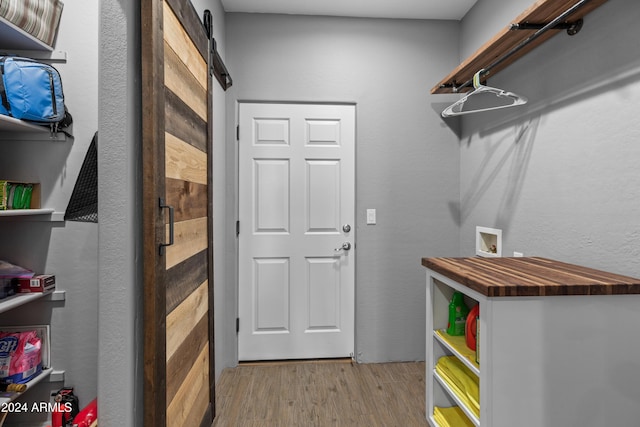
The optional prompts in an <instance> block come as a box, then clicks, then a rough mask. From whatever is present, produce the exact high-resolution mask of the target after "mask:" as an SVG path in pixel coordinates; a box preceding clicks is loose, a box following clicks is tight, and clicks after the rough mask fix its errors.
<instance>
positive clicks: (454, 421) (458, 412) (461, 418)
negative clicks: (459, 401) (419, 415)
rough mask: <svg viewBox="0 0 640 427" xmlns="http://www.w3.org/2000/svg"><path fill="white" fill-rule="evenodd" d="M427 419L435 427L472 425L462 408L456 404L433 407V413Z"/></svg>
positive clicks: (468, 426) (469, 426)
mask: <svg viewBox="0 0 640 427" xmlns="http://www.w3.org/2000/svg"><path fill="white" fill-rule="evenodd" d="M429 421H430V422H431V424H432V425H434V426H436V427H445V426H447V427H448V426H454V427H473V425H474V424H473V423H472V422H471V420H470V419H469V418H468V417H467V416H466V415H465V413H464V412H463V411H462V409H460V408H459V407H457V406H448V407H443V406H438V407H435V408H433V414H432V415H431V417H430V418H429Z"/></svg>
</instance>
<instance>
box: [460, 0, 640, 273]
mask: <svg viewBox="0 0 640 427" xmlns="http://www.w3.org/2000/svg"><path fill="white" fill-rule="evenodd" d="M492 3H495V1H481V2H479V3H478V4H477V5H476V7H475V8H474V10H473V11H472V12H471V13H470V14H468V15H467V18H466V19H465V21H464V22H463V28H465V29H467V30H466V31H469V29H470V28H478V27H481V26H482V25H485V23H486V25H489V26H491V25H493V24H494V23H492V22H491V16H492V15H491V13H490V10H494V9H483V10H477V9H478V8H491V4H492ZM518 13H519V12H517V13H516V14H515V15H517V14H518ZM639 14H640V3H638V2H637V1H635V0H618V1H615V2H614V1H612V2H608V3H605V4H604V5H603V6H602V7H600V8H599V9H598V10H596V11H595V12H593V13H591V14H589V15H588V16H587V17H586V19H585V26H584V28H583V29H582V31H581V32H580V33H579V34H578V35H576V36H574V37H569V36H567V35H566V33H560V34H559V35H557V36H555V37H554V38H553V39H551V40H550V41H548V42H547V43H545V44H544V45H543V46H541V47H539V48H537V49H536V50H535V51H534V52H532V53H531V54H529V55H528V56H526V57H525V58H523V59H521V60H519V61H517V62H516V63H515V64H514V65H512V66H510V67H509V68H508V69H506V70H505V71H503V72H502V73H501V74H499V75H498V76H497V77H495V78H492V79H490V80H489V84H490V85H491V86H497V87H501V88H504V89H507V90H511V91H514V92H517V93H521V94H522V95H525V96H527V97H529V101H530V102H529V104H528V105H526V106H524V107H519V108H518V109H513V110H503V111H502V112H499V111H498V112H491V113H481V114H477V115H473V116H466V117H465V119H464V120H463V126H462V127H463V137H462V139H461V143H460V169H461V175H460V181H461V199H460V204H459V206H458V207H457V208H458V209H459V211H460V214H461V222H462V227H461V236H460V247H461V253H462V255H472V254H473V253H474V236H475V234H474V233H475V226H476V225H482V226H488V227H497V228H501V229H502V230H503V239H504V242H503V255H511V254H512V253H513V251H514V250H515V251H520V252H524V254H525V255H532V256H533V255H537V256H546V257H550V258H555V259H558V260H563V261H568V262H574V263H578V264H583V265H588V266H593V267H596V268H602V269H605V270H610V271H614V272H618V273H623V274H629V275H633V276H636V277H638V276H640V264H639V263H638V259H639V257H640V220H639V218H640V173H639V172H638V160H639V159H640V144H639V142H640V139H639V137H640V121H638V116H639V113H640V59H638V58H640V45H639V44H638V42H637V41H638V40H639V39H640V28H639V27H638V26H637V25H635V24H634V20H635V17H637V16H638V15H639ZM515 15H513V16H512V17H515ZM512 17H511V18H512ZM473 19H481V21H478V20H473ZM506 23H507V22H504V21H502V22H501V23H500V25H499V27H502V26H504V25H506ZM470 34H471V33H468V34H467V37H468V38H467V39H466V40H468V41H469V42H471V40H472V39H473V38H472V37H470ZM462 50H463V51H465V49H464V47H463V49H462Z"/></svg>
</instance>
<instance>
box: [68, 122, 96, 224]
mask: <svg viewBox="0 0 640 427" xmlns="http://www.w3.org/2000/svg"><path fill="white" fill-rule="evenodd" d="M97 145H98V132H96V133H95V135H94V136H93V139H92V140H91V144H90V145H89V150H88V151H87V155H86V156H85V158H84V162H82V168H80V174H79V175H78V180H77V181H76V185H75V186H74V187H73V193H71V199H70V200H69V205H68V206H67V210H66V212H65V214H64V220H65V221H79V222H98V150H97Z"/></svg>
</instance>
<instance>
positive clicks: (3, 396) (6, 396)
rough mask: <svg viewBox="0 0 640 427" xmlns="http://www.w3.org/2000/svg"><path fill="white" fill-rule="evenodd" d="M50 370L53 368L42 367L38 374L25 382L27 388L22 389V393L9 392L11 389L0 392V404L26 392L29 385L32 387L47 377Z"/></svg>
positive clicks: (11, 400)
mask: <svg viewBox="0 0 640 427" xmlns="http://www.w3.org/2000/svg"><path fill="white" fill-rule="evenodd" d="M52 372H53V368H47V369H43V370H42V372H40V374H39V375H38V376H36V377H35V378H33V379H32V380H31V381H29V382H28V383H27V389H26V390H25V391H23V392H22V393H16V392H11V391H4V392H0V405H3V404H7V403H9V402H13V401H14V400H16V399H17V398H19V397H20V396H22V395H23V394H25V393H26V392H28V391H29V389H30V388H31V387H33V386H34V385H36V384H38V383H39V382H41V381H42V380H44V379H45V378H47V377H49V376H50V375H51V373H52Z"/></svg>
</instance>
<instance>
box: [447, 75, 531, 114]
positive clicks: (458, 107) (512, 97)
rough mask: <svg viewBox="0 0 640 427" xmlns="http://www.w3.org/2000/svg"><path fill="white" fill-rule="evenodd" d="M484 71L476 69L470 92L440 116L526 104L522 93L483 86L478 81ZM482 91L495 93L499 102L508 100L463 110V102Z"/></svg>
mask: <svg viewBox="0 0 640 427" xmlns="http://www.w3.org/2000/svg"><path fill="white" fill-rule="evenodd" d="M482 72H484V70H480V71H478V72H477V73H476V74H475V75H474V76H473V88H474V90H473V91H472V92H469V93H468V94H467V95H466V96H465V97H463V98H460V99H459V100H457V101H456V102H454V103H453V104H451V105H450V106H448V107H447V108H445V110H444V111H443V112H442V117H453V116H461V115H463V114H470V113H479V112H481V111H491V110H499V109H501V108H510V107H515V106H518V105H522V104H526V103H527V98H526V97H524V96H522V95H516V94H515V93H513V92H507V91H504V90H502V89H498V88H495V87H490V86H485V85H483V84H481V83H480V74H481V73H482ZM482 93H492V94H494V95H496V97H498V98H499V99H500V101H501V102H504V101H509V102H508V103H505V104H501V105H498V106H492V107H480V108H472V109H470V110H466V111H463V110H462V109H463V107H464V105H465V103H466V102H467V101H468V100H469V99H470V98H471V97H473V96H477V95H479V94H482Z"/></svg>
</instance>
